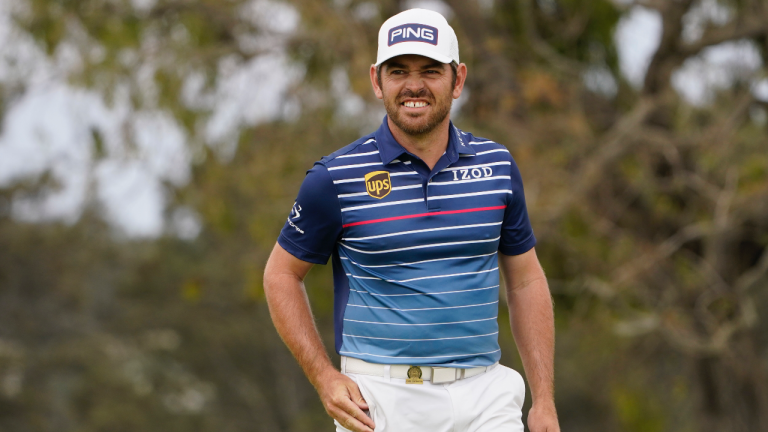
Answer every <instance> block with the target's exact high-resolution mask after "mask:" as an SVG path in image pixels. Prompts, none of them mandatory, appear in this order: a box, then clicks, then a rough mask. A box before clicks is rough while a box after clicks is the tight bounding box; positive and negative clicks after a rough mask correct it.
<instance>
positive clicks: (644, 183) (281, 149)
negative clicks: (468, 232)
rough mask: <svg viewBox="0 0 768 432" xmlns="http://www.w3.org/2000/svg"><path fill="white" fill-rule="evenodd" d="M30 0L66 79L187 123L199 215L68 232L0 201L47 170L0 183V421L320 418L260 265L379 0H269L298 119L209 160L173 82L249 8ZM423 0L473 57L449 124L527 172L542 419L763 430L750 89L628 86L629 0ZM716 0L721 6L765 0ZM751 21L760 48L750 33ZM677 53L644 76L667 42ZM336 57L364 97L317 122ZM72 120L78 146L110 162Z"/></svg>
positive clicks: (166, 425) (313, 287)
mask: <svg viewBox="0 0 768 432" xmlns="http://www.w3.org/2000/svg"><path fill="white" fill-rule="evenodd" d="M27 3H28V6H29V7H28V10H25V11H23V13H20V14H19V16H17V17H16V20H17V21H18V23H20V25H22V26H23V28H24V29H25V30H26V31H27V32H29V34H31V35H32V36H33V37H34V38H35V39H36V40H37V41H38V43H39V44H40V45H41V46H42V47H44V48H45V50H46V52H48V53H49V54H51V55H55V53H56V51H57V49H58V48H59V47H61V46H62V44H63V43H64V42H70V43H73V44H74V45H75V46H76V48H77V49H78V52H80V53H81V57H82V58H83V61H84V67H83V70H82V71H79V72H77V73H75V74H74V75H73V76H71V77H69V79H70V80H71V82H72V83H73V85H77V86H84V87H87V88H89V89H92V90H95V91H97V92H100V93H101V94H103V95H105V96H106V97H107V99H108V100H109V98H111V97H112V96H113V95H114V94H115V92H116V91H117V89H118V88H119V87H120V86H127V88H128V90H129V93H130V99H131V101H132V106H133V108H134V109H135V110H137V111H140V110H150V111H151V110H157V109H160V110H163V111H165V112H168V113H170V114H172V115H173V116H174V118H175V119H176V120H177V121H178V122H179V123H180V124H181V125H183V126H184V128H186V132H187V134H188V136H189V137H190V147H192V148H193V151H194V152H195V154H196V155H197V156H196V157H195V159H194V162H193V165H192V172H193V174H192V178H191V180H190V183H189V184H188V185H186V186H184V187H180V188H175V189H173V190H170V193H169V195H170V196H171V202H170V204H169V206H170V209H169V211H170V210H172V209H173V208H174V207H175V206H179V205H185V206H189V207H191V208H194V209H195V210H196V211H197V213H198V214H199V216H200V218H201V220H202V224H203V229H202V231H201V233H200V235H199V236H198V237H197V238H196V239H194V240H190V241H182V240H179V239H176V238H173V237H172V236H170V235H167V236H163V237H161V238H158V239H154V240H126V239H121V238H119V236H117V235H115V233H114V232H112V231H111V230H110V228H109V227H107V226H106V225H105V224H104V222H103V221H102V219H101V216H100V215H98V214H97V210H96V209H93V208H89V209H87V210H86V212H85V214H84V216H83V217H82V218H81V219H80V220H79V221H77V222H76V223H74V224H72V225H65V224H58V223H47V224H29V223H24V222H20V221H18V220H14V219H11V218H10V209H11V205H12V204H11V203H12V202H14V200H15V199H17V198H14V197H19V196H31V195H34V194H35V193H39V192H40V191H41V190H44V189H45V188H50V187H55V185H54V184H52V181H51V179H50V177H43V178H41V179H37V180H34V181H29V182H27V183H24V184H21V183H19V184H16V185H14V186H12V187H9V188H7V189H4V190H0V430H3V431H5V430H8V431H12V432H16V431H28V430H35V431H59V430H62V431H63V430H78V431H122V430H125V431H133V430H143V431H147V432H152V431H176V430H179V431H181V430H184V431H211V430H214V431H224V432H229V431H233V432H234V431H241V430H242V431H245V430H265V431H279V430H284V431H304V430H317V429H318V428H321V429H322V428H325V429H327V430H332V427H333V426H332V424H331V423H330V421H329V420H328V419H327V417H326V415H325V414H324V410H323V408H322V406H320V403H319V401H318V399H317V397H316V395H315V393H314V390H313V389H312V387H311V386H310V385H309V383H308V382H307V381H306V379H305V378H304V377H303V375H302V373H301V371H300V370H299V368H298V366H297V365H296V363H295V361H294V360H293V359H292V357H291V355H290V353H289V352H288V350H287V349H286V348H285V347H284V346H283V344H282V342H281V341H280V339H279V337H278V336H277V334H276V333H275V331H274V329H273V327H272V324H271V321H270V317H269V312H268V309H267V305H266V303H265V299H264V294H263V286H262V272H263V266H264V263H265V262H266V259H267V257H268V255H269V253H270V251H271V249H272V247H273V245H274V242H275V239H276V238H277V235H278V233H279V231H280V229H281V227H282V225H283V223H284V220H285V217H286V214H287V213H288V212H289V210H290V207H291V205H292V203H293V200H294V197H295V195H296V193H297V191H298V187H299V185H300V184H301V181H302V179H303V177H304V173H305V171H306V170H307V169H309V168H310V167H311V166H312V163H313V162H314V161H316V160H318V159H319V158H320V157H322V156H324V155H327V154H329V153H331V152H332V151H334V150H336V149H337V148H339V147H341V146H343V145H346V144H347V143H349V142H351V141H353V140H354V139H356V138H357V137H358V135H359V133H360V130H361V129H364V128H368V127H370V124H369V123H368V122H369V120H368V119H367V118H366V117H365V114H367V113H368V112H373V110H374V109H377V108H378V107H379V105H378V101H376V100H375V98H374V97H373V96H372V92H371V91H370V88H369V78H368V68H369V66H370V64H371V63H372V62H373V59H374V58H375V50H376V32H377V30H378V26H379V24H380V22H381V21H382V20H383V19H385V18H386V17H388V16H390V15H391V14H393V13H396V12H397V11H398V10H399V7H400V3H401V2H397V1H390V0H382V1H378V2H374V3H373V4H374V6H376V7H377V8H378V9H377V10H378V12H377V13H374V14H373V17H368V18H365V17H361V16H362V15H360V14H359V13H358V12H359V10H360V9H359V8H361V7H364V6H365V4H366V3H367V2H362V1H357V0H352V1H347V2H344V1H333V2H332V1H326V2H318V1H310V0H291V1H285V2H284V4H286V5H290V6H291V7H293V8H295V10H296V11H297V13H298V14H299V16H300V19H301V25H300V26H298V29H297V31H296V33H295V34H292V35H290V36H289V37H288V36H286V37H287V40H286V41H285V47H286V49H287V52H288V54H289V55H290V58H291V59H292V61H293V62H294V63H295V64H296V65H298V66H299V67H300V68H301V69H302V70H303V71H304V78H303V80H302V81H300V82H298V83H296V84H295V86H294V87H293V88H291V89H290V91H291V97H294V98H295V99H296V101H298V103H299V104H300V106H301V111H300V113H299V114H298V115H297V116H296V118H292V119H278V120H275V121H273V122H268V123H261V124H258V125H255V126H246V127H243V128H242V130H240V131H239V132H240V134H239V137H240V138H239V141H238V142H237V148H236V151H235V152H234V156H233V157H231V158H226V159H222V158H220V157H219V156H218V152H217V150H215V149H213V148H210V147H207V146H204V145H202V141H204V140H203V138H202V137H201V132H200V129H201V124H203V123H204V121H205V120H206V119H207V118H208V116H209V115H210V111H209V109H210V108H209V107H206V106H189V105H187V104H186V103H185V102H184V98H183V92H184V85H185V82H186V80H187V79H189V77H190V76H192V75H199V76H203V77H204V82H205V84H204V87H205V88H206V89H212V88H214V87H215V85H216V84H217V83H218V82H219V80H220V79H221V76H220V75H219V66H220V64H221V62H222V61H223V60H224V59H236V61H235V62H234V63H237V64H240V63H239V62H242V61H247V60H250V59H253V58H258V56H260V55H263V54H269V50H265V51H264V52H262V51H260V50H258V49H254V48H250V49H246V48H244V46H247V44H244V43H241V42H242V38H243V37H244V36H254V37H255V36H264V35H266V36H269V37H273V36H274V35H271V34H268V31H267V30H265V29H262V28H259V25H257V24H254V23H253V22H251V21H250V20H249V18H248V17H247V16H246V15H247V14H245V13H244V12H243V6H244V5H246V3H247V2H245V1H240V0H232V1H227V2H221V1H213V0H205V1H202V0H201V1H175V0H159V1H158V2H157V3H156V4H154V6H152V7H151V8H150V9H149V10H145V11H143V10H136V9H134V8H133V6H132V2H131V1H129V0H88V1H46V0H29V1H28V2H27ZM446 3H448V4H449V5H450V7H451V8H452V9H453V10H454V17H453V19H452V22H451V23H452V25H453V26H454V28H455V29H456V32H457V34H458V35H459V40H460V41H461V44H462V45H461V55H462V59H463V60H464V61H466V62H467V64H468V66H469V74H470V75H469V80H468V82H467V86H468V90H469V93H470V97H469V100H468V101H467V102H466V103H465V105H464V106H463V107H462V110H461V112H460V114H459V116H458V117H456V118H455V119H454V120H455V121H456V123H457V124H458V126H460V127H462V128H464V129H467V130H472V131H473V132H475V133H476V134H477V135H479V136H485V137H488V138H491V139H494V140H497V141H499V142H501V143H503V144H505V145H506V146H507V147H508V148H509V149H510V151H511V152H512V154H513V156H514V158H515V160H516V162H517V164H518V165H519V167H520V169H521V172H522V174H523V178H524V180H525V184H526V198H527V200H528V208H529V212H530V215H531V219H532V222H533V225H534V229H535V231H536V235H537V238H538V240H539V243H538V246H537V251H538V255H539V257H540V259H541V261H542V263H543V266H544V268H545V270H546V271H547V274H548V277H549V280H550V285H551V288H552V291H553V295H554V299H555V310H556V325H557V330H558V345H557V359H556V365H557V366H556V375H557V388H558V390H557V403H558V409H559V412H560V418H561V424H562V425H563V426H564V430H566V429H567V430H571V431H614V430H625V431H666V430H670V431H671V430H675V431H693V430H697V431H715V430H717V431H721V430H729V431H736V432H741V431H753V430H762V429H760V427H764V425H765V424H768V423H766V422H768V420H766V417H765V413H766V412H768V407H766V406H765V400H768V399H765V397H764V395H765V394H766V391H768V390H766V381H765V379H764V377H765V376H766V374H767V373H768V372H767V371H766V366H765V365H766V361H765V359H766V355H768V354H767V353H768V340H766V338H765V335H766V334H768V321H766V320H765V319H764V318H762V317H759V314H757V312H756V311H761V310H765V308H766V307H768V294H767V293H768V290H766V288H767V287H768V280H767V279H766V275H765V273H766V270H768V268H767V267H768V266H766V264H765V263H766V262H768V260H767V259H766V256H768V255H767V254H766V248H767V247H768V204H767V203H768V156H766V152H765V143H766V141H767V139H766V124H765V122H764V121H763V122H762V123H761V122H760V121H759V118H760V113H762V114H763V117H765V112H766V106H765V103H761V102H759V101H756V100H754V99H753V98H751V96H750V93H749V92H748V91H745V89H744V88H742V87H739V86H734V87H733V88H729V89H724V90H721V91H720V92H719V93H718V94H717V95H716V103H714V104H712V105H709V106H704V107H691V106H689V105H687V104H686V103H685V101H682V100H680V98H679V97H678V96H677V95H676V94H675V93H674V92H673V91H672V89H671V88H670V87H669V85H667V86H666V88H665V89H662V90H661V91H659V92H658V93H654V94H653V95H651V94H650V93H649V92H645V91H644V90H640V91H636V90H634V89H631V88H629V87H627V86H626V85H625V84H623V79H622V78H621V77H620V76H619V75H618V74H617V69H618V68H617V57H616V47H615V44H614V39H613V32H614V30H615V28H616V25H617V23H618V21H619V19H620V18H621V17H622V15H623V14H624V13H626V10H623V9H621V8H620V7H619V6H617V3H616V2H613V1H609V0H599V1H586V0H561V1H558V0H552V1H533V0H527V1H526V0H524V1H519V2H493V7H492V9H490V10H485V9H482V8H481V7H480V6H479V5H478V3H479V2H474V1H464V0H455V1H447V2H446ZM649 3H653V2H649ZM662 3H663V2H662ZM694 3H695V2H694ZM722 3H723V4H725V3H726V2H722ZM262 4H263V3H262ZM675 4H677V3H675ZM728 4H729V5H731V6H734V5H735V7H734V9H733V10H734V13H736V14H738V15H737V17H736V18H734V19H736V20H743V21H744V22H748V21H749V19H748V18H749V14H750V12H749V11H751V10H752V11H753V10H759V9H760V7H764V6H760V5H759V4H758V2H752V1H743V2H742V1H740V2H735V3H733V4H731V2H728ZM750 8H751V9H750ZM660 13H661V14H662V17H663V18H664V20H665V26H667V28H670V27H669V26H670V25H671V24H670V23H674V22H676V21H675V20H677V22H679V19H680V17H679V16H676V15H674V14H675V13H677V12H676V11H675V8H671V7H670V8H666V9H663V10H662V11H661V12H660ZM80 30H82V32H83V33H84V34H85V35H86V36H87V37H86V38H80V39H78V38H76V37H75V36H74V35H77V34H80V33H79V32H80ZM755 39H756V40H757V43H759V44H763V45H762V46H764V43H765V35H764V34H763V35H762V36H758V37H756V38H755ZM277 46H279V44H278V45H277ZM674 48H675V49H672V50H671V51H669V52H666V53H662V54H659V56H662V57H663V56H664V55H666V56H668V57H669V58H657V59H656V60H658V61H657V62H654V63H652V65H651V67H650V68H649V72H648V73H649V74H650V75H653V76H663V75H664V74H665V73H666V71H665V69H664V65H665V64H666V63H664V62H665V61H679V60H680V56H685V55H690V53H689V54H683V51H682V45H678V46H676V47H674ZM94 53H95V54H94ZM99 53H101V54H103V55H100V54H99ZM763 55H765V53H763ZM670 58H671V60H670ZM764 63H768V62H766V61H765V59H764ZM596 65H597V66H603V65H607V67H608V70H609V71H610V72H611V73H612V74H613V78H614V79H615V80H616V81H617V82H618V83H619V90H618V92H617V94H615V95H604V94H597V93H595V92H592V91H590V90H589V89H587V88H585V86H584V84H583V82H582V80H581V76H582V75H581V74H582V72H584V71H585V70H587V69H589V68H590V67H592V66H596ZM657 65H661V66H657ZM140 70H144V71H146V70H150V71H151V73H148V74H145V75H140V74H139V71H140ZM334 70H337V71H338V70H341V71H343V72H346V73H347V75H348V77H349V81H350V87H351V92H352V93H354V94H355V95H358V96H360V97H361V98H362V99H363V101H364V102H365V103H366V104H367V105H366V107H365V111H366V113H361V115H360V116H359V117H354V116H353V117H350V118H347V117H344V116H342V115H340V114H339V110H338V109H337V108H338V106H337V105H338V104H339V101H340V100H343V97H344V96H346V95H338V94H334V90H333V89H332V86H331V76H332V73H333V71H334ZM762 73H763V74H764V73H765V71H764V70H763V71H762ZM662 81H663V80H662ZM667 81H668V80H667ZM252 85H255V86H258V85H262V84H261V83H260V82H254V83H252ZM152 87H154V88H156V89H157V92H152V91H149V90H150V88H152ZM3 91H4V90H3ZM0 97H3V98H5V97H7V94H6V93H2V92H0ZM2 101H3V102H2V103H0V107H3V109H6V107H5V106H4V105H2V104H3V103H5V102H4V101H5V99H2ZM254 103H256V104H258V103H260V101H254ZM153 112H154V111H153ZM92 135H93V136H92V137H91V143H92V146H93V150H94V152H93V153H94V155H95V157H96V158H101V157H109V156H110V155H109V151H108V150H109V149H108V148H107V147H108V146H106V145H105V143H104V137H102V136H101V135H100V132H96V131H94V132H93V133H92ZM265 161H268V163H265ZM331 276H332V275H331V269H330V266H316V267H315V268H314V269H313V270H312V271H311V272H310V274H309V276H308V278H307V289H308V294H309V297H310V300H311V302H312V305H313V311H314V313H315V315H316V318H317V322H318V327H319V330H320V332H321V335H322V336H323V338H324V340H325V342H326V344H327V346H328V347H329V348H330V347H332V346H333V328H332V326H333V322H332V321H333V316H332V314H333V287H332V277H331ZM508 318H509V317H508V313H507V312H506V310H505V309H504V308H502V310H500V313H499V320H500V324H501V326H500V327H501V331H500V335H499V339H500V342H501V344H502V347H503V355H502V361H503V362H504V363H505V364H508V365H510V366H514V367H516V368H517V369H518V370H521V372H522V365H521V363H520V360H519V357H518V355H517V353H516V351H515V349H514V341H513V337H512V334H511V331H510V330H509V328H508V327H507V326H506V325H504V323H505V322H506V320H508ZM756 395H757V396H756ZM759 395H763V396H759ZM758 396H759V397H758ZM761 397H762V399H761ZM527 403H528V404H529V403H530V398H529V399H528V401H527ZM761 404H762V405H761ZM527 406H528V405H527ZM760 422H763V423H760ZM761 425H762V426H761Z"/></svg>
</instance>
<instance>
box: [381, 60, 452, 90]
mask: <svg viewBox="0 0 768 432" xmlns="http://www.w3.org/2000/svg"><path fill="white" fill-rule="evenodd" d="M386 63H387V62H384V63H382V64H380V65H378V66H376V82H378V83H379V88H381V67H382V66H384V64H386ZM449 64H450V65H451V72H453V77H452V78H451V88H456V75H457V73H458V72H457V70H458V67H459V65H458V64H457V63H456V62H455V61H452V62H450V63H449Z"/></svg>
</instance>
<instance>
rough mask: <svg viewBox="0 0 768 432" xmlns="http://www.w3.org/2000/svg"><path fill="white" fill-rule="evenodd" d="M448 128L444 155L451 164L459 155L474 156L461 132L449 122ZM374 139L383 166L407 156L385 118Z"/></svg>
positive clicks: (473, 150)
mask: <svg viewBox="0 0 768 432" xmlns="http://www.w3.org/2000/svg"><path fill="white" fill-rule="evenodd" d="M448 128H449V130H450V133H449V134H448V148H446V150H445V153H446V155H447V156H448V159H449V160H450V161H451V163H454V162H456V161H457V160H458V159H459V155H462V154H466V155H474V154H475V149H473V148H472V146H471V145H469V144H468V143H467V142H466V140H465V138H464V137H463V136H462V134H461V131H460V130H459V129H458V128H457V127H456V126H454V125H453V122H450V124H449V125H448ZM374 137H375V139H376V145H377V146H378V147H379V155H380V156H381V162H382V163H383V164H384V165H388V164H390V163H391V162H392V161H393V160H395V159H397V158H398V157H400V156H401V155H403V154H404V153H405V154H408V151H406V150H405V149H404V148H403V146H401V145H400V143H398V142H397V140H396V139H395V137H394V136H393V135H392V131H390V130H389V124H388V123H387V116H384V121H382V122H381V126H379V129H378V130H377V131H376V132H375V133H374Z"/></svg>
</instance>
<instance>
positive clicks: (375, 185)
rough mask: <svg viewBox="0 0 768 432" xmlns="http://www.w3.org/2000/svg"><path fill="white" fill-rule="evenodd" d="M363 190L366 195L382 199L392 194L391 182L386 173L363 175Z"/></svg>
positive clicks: (378, 172)
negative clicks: (366, 192)
mask: <svg viewBox="0 0 768 432" xmlns="http://www.w3.org/2000/svg"><path fill="white" fill-rule="evenodd" d="M365 190H366V191H368V195H370V196H372V197H374V198H378V199H382V198H384V197H385V196H387V195H389V193H390V192H392V180H390V178H389V172H387V171H374V172H369V173H368V174H366V175H365Z"/></svg>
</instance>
